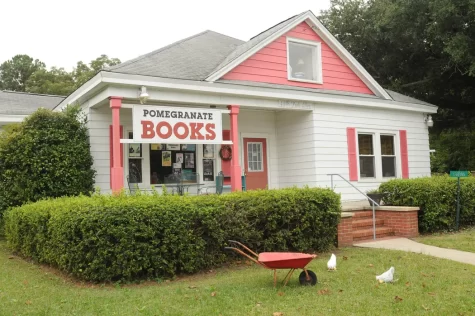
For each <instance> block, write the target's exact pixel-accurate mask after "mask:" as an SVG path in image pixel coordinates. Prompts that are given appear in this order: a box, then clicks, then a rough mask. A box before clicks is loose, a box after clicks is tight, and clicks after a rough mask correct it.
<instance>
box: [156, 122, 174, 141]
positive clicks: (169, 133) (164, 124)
mask: <svg viewBox="0 0 475 316" xmlns="http://www.w3.org/2000/svg"><path fill="white" fill-rule="evenodd" d="M162 127H165V128H166V129H167V132H165V133H162ZM155 131H156V132H157V135H158V137H160V138H161V139H168V138H170V136H172V126H171V125H170V123H168V122H160V123H158V124H157V128H156V129H155Z"/></svg>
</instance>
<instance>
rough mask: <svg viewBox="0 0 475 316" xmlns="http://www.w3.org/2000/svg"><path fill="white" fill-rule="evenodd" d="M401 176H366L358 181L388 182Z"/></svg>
mask: <svg viewBox="0 0 475 316" xmlns="http://www.w3.org/2000/svg"><path fill="white" fill-rule="evenodd" d="M400 178H401V177H384V178H364V179H361V178H360V179H358V181H357V182H358V183H381V182H386V181H389V180H392V179H400Z"/></svg>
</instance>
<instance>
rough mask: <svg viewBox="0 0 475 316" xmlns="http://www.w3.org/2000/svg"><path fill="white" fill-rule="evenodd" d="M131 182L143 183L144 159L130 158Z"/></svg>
mask: <svg viewBox="0 0 475 316" xmlns="http://www.w3.org/2000/svg"><path fill="white" fill-rule="evenodd" d="M129 182H130V183H142V159H129Z"/></svg>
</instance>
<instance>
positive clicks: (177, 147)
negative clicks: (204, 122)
mask: <svg viewBox="0 0 475 316" xmlns="http://www.w3.org/2000/svg"><path fill="white" fill-rule="evenodd" d="M167 150H180V144H167Z"/></svg>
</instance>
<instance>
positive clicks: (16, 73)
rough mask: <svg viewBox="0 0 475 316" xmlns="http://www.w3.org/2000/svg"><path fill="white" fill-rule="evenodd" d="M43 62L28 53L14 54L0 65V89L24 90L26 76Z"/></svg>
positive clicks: (39, 68) (40, 68)
mask: <svg viewBox="0 0 475 316" xmlns="http://www.w3.org/2000/svg"><path fill="white" fill-rule="evenodd" d="M44 68H45V64H44V63H43V62H41V61H39V60H38V59H35V60H34V59H33V58H31V57H30V56H28V55H16V56H13V58H12V59H9V60H7V61H5V62H3V63H2V64H1V65H0V90H10V91H22V92H24V91H26V82H27V80H28V78H30V76H31V75H32V74H33V73H34V72H35V71H37V70H42V69H44Z"/></svg>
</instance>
